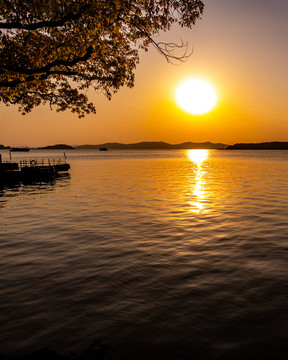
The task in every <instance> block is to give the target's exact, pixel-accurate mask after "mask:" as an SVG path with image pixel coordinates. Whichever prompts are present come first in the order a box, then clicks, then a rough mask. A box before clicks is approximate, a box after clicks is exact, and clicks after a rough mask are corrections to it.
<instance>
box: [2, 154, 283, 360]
mask: <svg viewBox="0 0 288 360" xmlns="http://www.w3.org/2000/svg"><path fill="white" fill-rule="evenodd" d="M1 153H2V155H3V158H4V160H8V159H9V156H8V152H7V151H2V152H1ZM62 154H63V153H61V152H59V151H58V152H57V151H36V150H31V151H30V153H25V154H24V153H23V155H22V154H20V153H19V154H16V155H13V157H14V160H15V161H18V160H19V159H20V158H21V159H23V158H28V159H29V158H32V159H36V158H37V159H40V158H47V157H49V158H58V157H59V156H61V155H62ZM66 155H67V161H68V162H69V163H70V164H71V170H70V172H69V174H70V175H69V176H66V177H62V178H59V179H57V180H56V181H55V182H50V183H41V184H34V185H25V186H24V185H21V186H15V187H10V188H7V187H6V188H2V189H0V299H1V301H0V353H3V354H6V355H8V356H12V355H19V354H21V355H23V354H26V353H31V352H33V351H35V350H39V349H44V348H49V349H52V350H53V351H55V353H57V354H60V355H69V356H70V355H73V354H81V353H83V351H84V350H85V349H88V348H89V347H90V346H91V344H93V343H94V342H96V343H97V344H105V345H107V347H105V349H106V348H107V352H105V359H106V358H107V359H113V360H118V359H121V360H122V359H126V360H128V359H134V360H137V359H160V360H162V359H196V360H198V359H199V360H205V359H225V360H226V359H227V360H228V359H230V360H235V359H245V360H247V359H259V360H260V359H271V360H274V359H275V360H280V359H281V360H282V359H287V358H288V311H287V308H288V307H287V305H288V304H287V299H288V184H287V182H288V180H287V179H288V151H208V150H190V151H186V150H177V151H174V150H167V151H152V150H150V151H144V150H139V151H132V150H126V151H124V150H121V151H120V150H119V151H118V150H111V151H108V152H99V151H97V150H91V151H84V150H81V151H80V150H74V151H72V150H69V151H66ZM97 346H98V345H97ZM99 358H100V357H99Z"/></svg>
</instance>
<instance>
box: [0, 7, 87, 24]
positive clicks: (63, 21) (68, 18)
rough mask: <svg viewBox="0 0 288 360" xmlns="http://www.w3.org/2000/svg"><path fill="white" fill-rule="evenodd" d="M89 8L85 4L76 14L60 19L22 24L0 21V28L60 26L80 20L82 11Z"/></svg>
mask: <svg viewBox="0 0 288 360" xmlns="http://www.w3.org/2000/svg"><path fill="white" fill-rule="evenodd" d="M87 8H89V5H88V4H86V5H83V6H82V7H81V8H80V9H79V11H78V12H77V13H76V14H73V13H69V14H67V15H65V16H63V17H62V18H61V19H60V20H43V21H38V22H36V23H32V24H21V22H20V21H19V20H18V21H14V22H11V23H8V22H6V23H0V29H6V30H12V29H21V30H37V29H41V28H45V27H50V28H52V27H60V26H63V25H64V24H65V23H66V22H68V21H71V20H79V19H80V18H81V17H82V11H83V10H86V9H87Z"/></svg>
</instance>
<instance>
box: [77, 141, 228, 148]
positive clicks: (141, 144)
mask: <svg viewBox="0 0 288 360" xmlns="http://www.w3.org/2000/svg"><path fill="white" fill-rule="evenodd" d="M102 146H105V147H106V148H107V149H131V150H137V149H139V150H145V149H146V150H153V149H155V150H157V149H159V150H161V149H163V150H165V149H225V148H226V147H227V146H228V145H226V144H222V143H211V142H202V143H193V142H184V143H181V144H174V145H173V144H169V143H166V142H163V141H143V142H139V143H132V144H121V143H117V142H114V143H105V144H99V145H79V146H75V149H99V148H100V147H102Z"/></svg>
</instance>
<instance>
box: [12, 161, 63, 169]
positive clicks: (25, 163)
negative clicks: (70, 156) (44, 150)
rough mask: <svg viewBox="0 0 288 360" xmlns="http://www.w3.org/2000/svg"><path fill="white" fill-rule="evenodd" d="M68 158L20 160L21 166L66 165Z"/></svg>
mask: <svg viewBox="0 0 288 360" xmlns="http://www.w3.org/2000/svg"><path fill="white" fill-rule="evenodd" d="M64 164H66V160H62V159H52V160H51V159H30V160H28V159H25V160H20V161H19V168H20V169H21V168H23V167H26V166H55V165H64Z"/></svg>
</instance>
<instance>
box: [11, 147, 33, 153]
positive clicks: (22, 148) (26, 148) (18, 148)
mask: <svg viewBox="0 0 288 360" xmlns="http://www.w3.org/2000/svg"><path fill="white" fill-rule="evenodd" d="M9 151H25V152H27V151H30V148H29V147H12V148H10V150H9Z"/></svg>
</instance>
